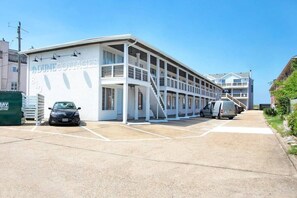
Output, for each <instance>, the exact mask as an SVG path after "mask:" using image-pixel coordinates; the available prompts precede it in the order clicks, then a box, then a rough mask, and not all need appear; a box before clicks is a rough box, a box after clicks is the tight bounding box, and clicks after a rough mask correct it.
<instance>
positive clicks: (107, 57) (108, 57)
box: [103, 50, 115, 65]
mask: <svg viewBox="0 0 297 198" xmlns="http://www.w3.org/2000/svg"><path fill="white" fill-rule="evenodd" d="M114 63H115V55H114V54H113V53H111V52H108V51H105V50H104V51H103V64H104V65H106V64H114Z"/></svg>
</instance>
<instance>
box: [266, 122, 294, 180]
mask: <svg viewBox="0 0 297 198" xmlns="http://www.w3.org/2000/svg"><path fill="white" fill-rule="evenodd" d="M265 123H266V125H267V126H268V127H270V128H271V130H272V131H273V133H274V135H275V137H276V139H277V140H278V142H279V144H280V145H281V147H282V149H283V150H284V152H285V153H286V155H287V157H288V159H289V161H290V162H291V164H292V166H293V167H294V169H295V174H294V175H293V176H294V177H297V157H296V156H295V155H291V154H288V149H289V148H290V145H288V144H287V143H285V142H284V140H283V138H282V137H281V135H280V134H279V133H278V132H277V131H276V130H275V129H274V128H272V127H271V126H270V125H269V124H268V122H267V121H266V119H265Z"/></svg>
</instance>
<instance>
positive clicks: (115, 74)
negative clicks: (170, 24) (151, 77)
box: [101, 63, 148, 82]
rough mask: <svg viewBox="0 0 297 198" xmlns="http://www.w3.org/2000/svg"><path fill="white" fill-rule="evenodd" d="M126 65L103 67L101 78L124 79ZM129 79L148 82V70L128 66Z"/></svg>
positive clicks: (107, 65)
mask: <svg viewBox="0 0 297 198" xmlns="http://www.w3.org/2000/svg"><path fill="white" fill-rule="evenodd" d="M123 77H124V64H123V63H117V64H106V65H102V66H101V78H105V79H107V78H123ZM128 78H131V79H134V80H140V81H146V82H147V81H148V71H147V69H144V68H140V67H137V66H135V65H132V64H128Z"/></svg>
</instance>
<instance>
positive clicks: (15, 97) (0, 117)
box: [0, 91, 24, 126]
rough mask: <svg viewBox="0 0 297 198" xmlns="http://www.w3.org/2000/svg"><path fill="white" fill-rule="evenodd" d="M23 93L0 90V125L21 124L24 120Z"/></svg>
mask: <svg viewBox="0 0 297 198" xmlns="http://www.w3.org/2000/svg"><path fill="white" fill-rule="evenodd" d="M22 106H23V93H22V92H20V91H0V126H5V125H21V124H22V123H23V122H24V113H23V108H22Z"/></svg>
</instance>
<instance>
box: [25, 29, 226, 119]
mask: <svg viewBox="0 0 297 198" xmlns="http://www.w3.org/2000/svg"><path fill="white" fill-rule="evenodd" d="M22 53H23V54H27V55H28V83H27V84H28V89H27V90H28V92H27V93H28V94H29V95H36V94H42V95H44V97H45V106H46V107H51V106H52V105H53V104H54V102H56V101H73V102H75V104H76V105H78V106H79V107H81V113H80V115H81V118H82V119H83V120H93V121H97V120H122V121H123V122H124V123H127V120H128V119H131V120H132V119H133V120H138V119H141V118H142V119H145V120H146V121H153V120H154V121H158V119H159V120H160V119H162V120H168V119H179V118H180V117H190V116H196V115H199V111H200V109H201V108H202V107H203V106H205V105H206V104H207V103H208V102H209V101H212V100H217V99H219V98H220V96H221V93H222V88H221V87H220V86H218V85H217V84H215V83H213V82H211V81H210V80H208V79H207V78H205V77H204V76H203V75H201V74H199V73H198V72H196V71H194V70H193V69H191V68H190V67H188V66H186V65H185V64H183V63H181V62H179V61H178V60H176V59H174V58H173V57H171V56H169V55H167V54H165V53H164V52H162V51H160V50H158V49H157V48H155V47H152V46H151V45H149V44H147V43H145V42H143V41H141V40H139V39H138V38H135V37H134V36H132V35H129V34H128V35H118V36H107V37H100V38H94V39H86V40H81V41H75V42H70V43H65V44H59V45H55V46H50V47H44V48H40V49H31V50H28V51H24V52H22ZM45 115H46V116H48V115H49V111H48V109H47V108H46V109H45Z"/></svg>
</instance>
